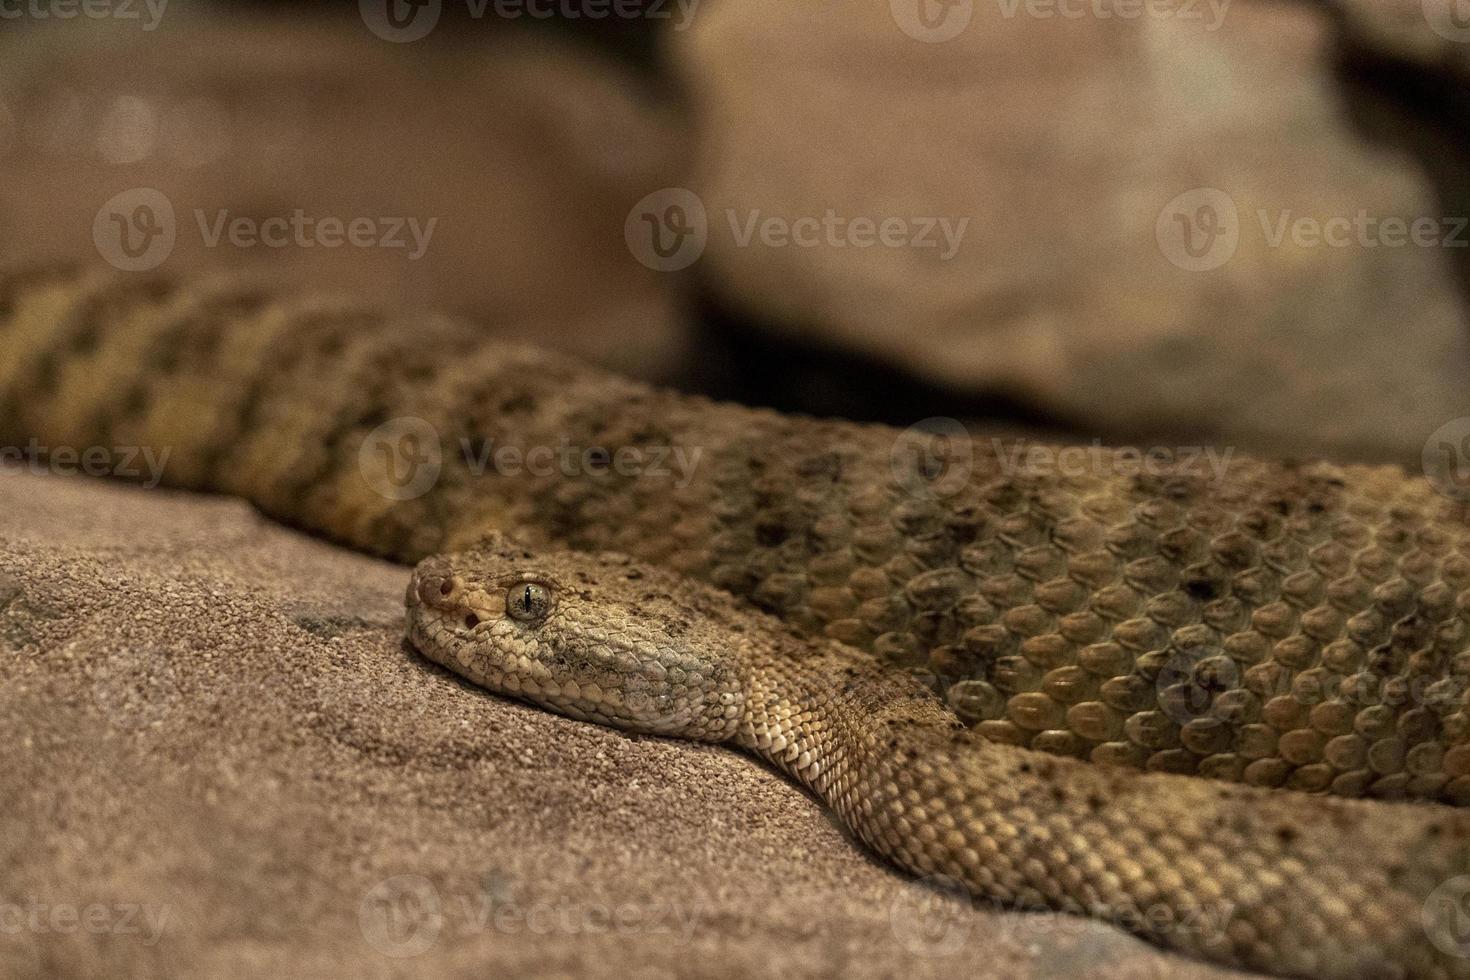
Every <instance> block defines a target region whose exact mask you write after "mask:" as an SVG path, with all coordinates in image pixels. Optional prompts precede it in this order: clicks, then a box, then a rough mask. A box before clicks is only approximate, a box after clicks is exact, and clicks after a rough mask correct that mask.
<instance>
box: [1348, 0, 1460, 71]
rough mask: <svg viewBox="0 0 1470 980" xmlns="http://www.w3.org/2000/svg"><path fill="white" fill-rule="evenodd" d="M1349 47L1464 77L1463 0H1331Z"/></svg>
mask: <svg viewBox="0 0 1470 980" xmlns="http://www.w3.org/2000/svg"><path fill="white" fill-rule="evenodd" d="M1331 5H1332V6H1333V8H1334V9H1336V10H1337V11H1338V12H1339V13H1340V15H1341V17H1342V23H1343V27H1344V29H1345V31H1346V32H1347V34H1348V36H1349V37H1350V38H1351V39H1352V41H1353V42H1354V43H1355V44H1358V45H1360V46H1362V47H1363V48H1365V49H1367V50H1370V51H1373V52H1376V53H1378V54H1380V55H1383V56H1386V57H1391V58H1397V59H1400V60H1403V61H1407V62H1411V63H1413V64H1417V65H1419V66H1420V67H1422V68H1426V69H1429V70H1432V71H1435V70H1442V69H1443V70H1449V71H1452V72H1456V73H1458V74H1460V75H1466V76H1470V4H1466V3H1465V2H1464V0H1331Z"/></svg>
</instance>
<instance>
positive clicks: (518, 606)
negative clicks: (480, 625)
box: [505, 582, 551, 622]
mask: <svg viewBox="0 0 1470 980" xmlns="http://www.w3.org/2000/svg"><path fill="white" fill-rule="evenodd" d="M505 611H506V612H507V613H509V614H510V617H511V619H519V620H521V621H522V622H534V621H536V620H538V619H545V618H546V614H547V613H549V612H551V589H550V588H548V587H547V586H544V585H542V584H541V583H540V582H518V583H516V584H515V585H512V586H511V587H510V588H509V589H507V590H506V592H505Z"/></svg>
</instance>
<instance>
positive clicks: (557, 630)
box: [0, 268, 1470, 976]
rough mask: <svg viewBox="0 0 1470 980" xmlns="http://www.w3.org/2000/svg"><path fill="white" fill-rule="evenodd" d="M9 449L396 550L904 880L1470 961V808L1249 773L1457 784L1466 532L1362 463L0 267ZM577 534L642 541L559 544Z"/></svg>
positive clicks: (547, 665) (557, 666)
mask: <svg viewBox="0 0 1470 980" xmlns="http://www.w3.org/2000/svg"><path fill="white" fill-rule="evenodd" d="M941 428H943V427H941ZM10 445H20V446H27V447H28V449H29V451H31V452H34V453H40V454H49V455H51V456H52V457H53V458H55V457H58V456H59V455H60V452H61V451H62V450H66V451H67V452H68V455H69V456H74V455H75V453H76V452H77V451H79V450H82V449H86V450H95V451H96V452H97V453H99V454H101V455H104V456H106V457H107V458H109V459H112V460H114V461H116V460H117V459H119V458H120V457H121V456H122V455H123V454H124V453H126V452H127V451H128V450H129V449H130V448H133V449H135V448H136V447H150V448H151V449H152V450H154V455H155V457H157V458H166V459H167V469H166V473H165V475H166V477H167V479H168V481H169V482H170V483H172V484H174V485H177V486H184V487H192V488H201V489H209V490H215V491H222V492H227V493H233V494H238V495H241V496H244V497H246V498H248V499H250V500H252V501H254V502H255V503H256V504H257V506H259V507H260V508H261V509H262V510H263V511H265V512H266V513H268V514H271V515H274V516H276V517H278V518H280V519H283V520H286V521H289V522H292V523H294V524H297V525H299V526H303V527H306V528H309V529H312V530H314V531H317V532H319V533H322V534H325V535H328V536H330V537H332V538H335V539H337V540H339V541H342V542H345V543H348V544H351V545H353V546H356V547H359V548H363V549H367V550H371V551H374V552H377V553H379V554H383V555H386V556H389V557H392V558H395V559H398V560H402V561H422V560H425V559H427V562H426V563H425V564H423V565H421V566H420V568H419V570H418V572H417V573H416V577H415V580H414V585H413V586H411V588H410V592H409V600H410V610H411V613H410V622H411V630H412V637H413V639H414V641H415V643H416V645H417V646H418V647H419V649H420V650H421V651H422V652H423V653H425V654H426V655H428V656H430V657H431V658H434V659H438V660H440V661H441V662H444V663H445V664H447V665H449V666H451V667H453V668H454V669H456V670H458V671H460V672H461V673H465V674H466V675H467V676H470V677H471V678H473V679H475V680H477V681H479V682H481V683H482V684H485V685H486V686H489V687H492V688H495V689H498V690H502V691H506V692H508V693H518V694H522V695H525V696H528V697H531V698H532V699H533V700H538V701H540V702H542V703H545V704H547V705H548V706H550V707H553V708H556V709H557V710H561V711H565V712H567V713H571V714H577V715H579V716H585V717H590V718H593V719H594V720H601V721H607V722H612V723H617V724H623V725H629V726H631V727H635V728H639V729H642V730H652V731H655V732H662V733H667V734H678V735H694V736H696V737H702V738H707V739H712V740H726V739H733V740H735V741H736V742H738V743H740V744H743V745H744V746H746V747H747V748H750V749H753V750H754V751H756V752H757V753H759V754H762V755H764V756H766V757H767V758H769V759H771V760H772V761H773V762H774V763H776V764H777V765H778V766H779V767H781V768H782V769H783V770H785V771H786V772H788V773H790V774H792V775H793V776H795V777H796V778H798V779H800V780H801V781H803V782H804V783H805V784H806V785H808V786H809V787H810V788H812V789H813V790H814V791H815V792H816V793H817V794H818V795H820V796H821V797H823V798H824V799H825V800H827V801H828V802H829V803H831V805H832V806H833V808H834V809H835V810H836V812H837V813H838V814H839V816H841V817H842V819H843V820H844V822H845V823H847V824H848V826H850V827H851V828H852V829H853V830H854V832H855V833H856V834H857V835H858V836H859V837H861V838H862V839H863V840H865V841H867V842H868V843H869V844H871V845H872V846H873V847H875V848H876V849H878V850H879V851H880V852H882V853H883V854H885V855H886V856H888V857H889V858H891V859H892V860H894V861H895V862H897V863H898V864H900V865H902V866H904V867H906V868H909V869H910V870H913V871H916V872H920V873H932V872H939V873H943V874H946V875H950V876H952V877H953V878H955V879H957V880H958V881H960V882H963V883H964V884H965V885H966V886H967V887H969V888H971V889H973V890H974V891H976V892H978V893H982V894H988V895H991V896H993V897H999V898H1002V899H1006V900H1015V901H1018V902H1022V903H1025V904H1037V905H1048V906H1053V907H1061V908H1075V909H1079V910H1082V911H1088V912H1092V913H1094V914H1100V915H1104V916H1110V915H1111V916H1113V917H1117V914H1118V910H1119V908H1120V906H1124V905H1129V904H1132V905H1134V906H1143V907H1152V908H1156V909H1163V910H1166V911H1171V912H1174V913H1178V912H1182V911H1187V910H1188V909H1189V907H1191V906H1195V907H1198V906H1210V907H1213V908H1215V909H1217V910H1223V911H1224V919H1223V922H1224V925H1223V927H1222V929H1221V930H1219V931H1218V932H1216V933H1214V934H1211V935H1209V936H1205V935H1204V934H1201V933H1197V932H1187V931H1185V930H1180V929H1163V928H1158V927H1155V926H1149V925H1148V924H1147V922H1146V921H1145V922H1143V923H1135V928H1138V929H1140V930H1141V931H1144V932H1146V933H1149V934H1151V935H1153V936H1154V938H1156V939H1158V940H1159V941H1161V942H1163V943H1165V944H1168V945H1172V946H1176V947H1179V948H1183V949H1186V950H1189V951H1192V952H1195V953H1198V954H1201V955H1205V956H1208V957H1211V958H1215V959H1218V960H1220V961H1223V962H1230V963H1239V964H1245V965H1249V966H1254V967H1258V968H1263V969H1269V970H1274V971H1277V972H1288V973H1292V972H1300V973H1312V974H1321V975H1332V976H1357V975H1393V974H1395V973H1408V974H1411V975H1425V976H1430V975H1451V974H1454V975H1470V959H1466V958H1462V957H1461V956H1459V955H1457V954H1458V953H1459V952H1461V948H1460V947H1458V946H1456V945H1455V943H1454V940H1455V939H1456V938H1457V933H1456V932H1455V929H1454V928H1453V927H1454V926H1456V925H1457V921H1456V920H1454V919H1453V918H1452V917H1451V918H1446V916H1447V915H1448V914H1449V912H1457V911H1458V908H1459V905H1458V899H1459V898H1460V896H1461V894H1462V890H1461V889H1460V885H1461V884H1465V885H1467V889H1470V878H1462V877H1460V876H1462V875H1465V874H1467V873H1470V820H1467V818H1466V816H1465V815H1464V814H1462V813H1460V812H1457V811H1454V810H1451V809H1449V808H1447V807H1443V806H1438V805H1429V804H1422V803H1421V804H1413V805H1410V804H1396V803H1391V802H1381V801H1352V800H1334V799H1330V798H1323V797H1321V796H1311V795H1308V794H1307V793H1304V792H1289V791H1284V790H1282V789H1275V788H1273V787H1285V788H1286V790H1315V791H1319V792H1328V793H1336V794H1339V795H1345V796H1359V795H1365V794H1372V795H1377V796H1384V797H1416V798H1421V799H1430V800H1441V801H1446V802H1452V803H1463V802H1466V801H1467V800H1470V736H1467V732H1470V715H1467V713H1466V710H1465V704H1466V700H1465V684H1464V683H1463V679H1464V678H1465V677H1467V676H1470V632H1467V631H1470V518H1467V510H1466V506H1465V504H1464V503H1462V502H1461V501H1459V500H1457V499H1455V498H1453V497H1452V496H1446V495H1441V494H1439V493H1437V492H1436V491H1435V488H1434V487H1433V486H1431V485H1430V484H1429V483H1428V482H1427V481H1426V480H1424V479H1422V478H1419V477H1410V476H1407V475H1405V474H1404V473H1403V472H1402V471H1401V470H1399V469H1397V468H1395V467H1368V466H1334V465H1329V464H1310V465H1305V464H1302V465H1293V464H1286V463H1272V462H1268V461H1263V460H1259V459H1255V458H1251V457H1248V456H1246V455H1244V454H1239V453H1234V454H1229V457H1228V458H1226V459H1221V460H1215V461H1207V460H1205V459H1203V458H1191V459H1185V458H1182V457H1178V456H1174V457H1169V456H1160V457H1157V458H1155V459H1154V464H1155V465H1151V466H1140V465H1137V464H1138V459H1139V457H1137V455H1136V454H1134V455H1130V454H1128V453H1126V452H1123V451H1108V452H1100V451H1094V452H1088V453H1085V454H1083V455H1082V456H1080V457H1076V458H1080V459H1082V460H1084V465H1082V466H1080V467H1077V466H1064V465H1060V459H1061V457H1060V456H1059V455H1057V453H1056V451H1054V450H1049V449H1045V448H1040V449H1039V450H1038V451H1035V452H1030V453H1024V454H1020V455H1017V454H1014V453H1012V452H1011V449H1010V447H1007V446H1003V445H1001V444H987V443H983V442H976V441H974V440H971V439H968V438H967V437H965V435H964V433H962V432H960V431H957V430H955V429H953V428H952V427H951V428H950V429H949V430H948V431H941V432H940V433H938V434H937V435H936V434H930V433H927V432H920V433H901V432H899V431H897V430H894V429H890V428H887V427H883V426H864V425H855V424H851V423H845V422H837V421H820V420H814V419H808V418H796V417H789V416H782V415H779V414H776V413H774V412H768V411H761V410H755V409H749V408H743V407H739V406H733V405H723V404H716V403H712V402H709V401H706V400H703V399H699V398H692V397H687V396H683V395H679V394H675V393H672V392H666V391H660V390H655V389H651V388H648V387H646V386H643V385H640V384H637V383H634V382H631V381H627V380H623V379H619V378H616V377H612V376H609V375H607V374H605V373H602V372H599V371H596V370H593V369H589V368H586V367H583V366H581V365H578V364H576V363H574V362H571V361H568V360H566V359H563V358H560V357H557V356H555V355H552V354H549V353H546V352H543V351H540V350H536V349H532V348H525V347H509V346H505V345H501V344H497V343H494V342H491V341H488V340H486V339H484V338H483V337H481V336H480V335H479V334H478V333H477V331H476V330H475V329H474V328H473V327H471V326H469V325H466V324H462V323H459V322H456V321H452V320H447V319H442V318H437V317H424V316H420V317H392V316H385V315H382V314H379V313H376V312H373V311H366V310H361V309H357V308H354V307H353V306H351V305H350V304H343V303H341V302H338V301H332V300H325V299H312V298H306V299H291V298H277V297H274V296H273V295H272V294H271V293H270V292H269V291H268V290H262V289H257V288H254V287H253V286H251V285H249V284H242V283H239V282H235V281H223V280H222V281H211V282H200V283H194V284H191V285H188V286H183V285H180V284H176V283H173V282H171V281H169V280H167V279H163V278H156V277H151V276H143V277H132V278H123V277H117V276H115V275H112V274H109V273H101V272H73V271H71V270H65V269H55V268H45V269H32V270H28V271H25V272H20V273H16V274H14V275H11V276H8V277H5V278H4V279H3V281H0V447H3V446H10ZM680 452H682V456H681V455H679V453H680ZM165 453H166V454H167V455H166V456H165V455H164V454H165ZM1049 454H1050V455H1049ZM681 460H682V462H679V461H681ZM671 461H673V463H674V464H676V465H671ZM1212 462H1213V463H1218V464H1219V465H1218V466H1215V465H1212ZM495 531H503V532H508V533H510V534H512V535H514V537H515V539H516V540H517V541H518V542H520V543H519V544H516V545H511V544H509V543H506V542H505V541H502V540H497V539H492V540H491V541H489V542H488V543H485V542H484V541H483V539H484V537H485V535H486V534H487V533H490V532H495ZM476 542H481V543H480V544H479V545H478V546H476ZM471 546H476V547H475V550H472V551H470V552H469V553H468V554H464V555H459V556H455V555H454V554H453V553H454V552H459V551H463V549H466V548H470V547H471ZM527 549H529V550H527ZM558 549H569V550H564V551H563V550H558ZM608 551H615V552H620V553H625V554H627V555H630V556H633V558H632V559H623V558H617V557H608V556H606V555H605V554H604V555H603V557H587V556H586V555H587V554H589V553H605V552H608ZM430 556H436V557H430ZM579 556H580V557H579ZM635 559H636V561H635ZM506 576H511V578H513V579H514V580H515V581H517V582H519V583H522V587H521V592H520V595H519V597H518V601H520V602H521V603H523V604H524V609H522V610H521V612H522V613H523V615H508V614H507V612H506V610H507V609H508V608H509V606H508V605H507V603H513V602H514V601H517V597H516V596H510V597H509V598H508V597H507V594H505V583H506ZM526 576H529V578H526ZM701 580H702V582H704V583H707V584H708V585H712V586H715V587H718V588H719V589H721V590H723V592H716V591H714V590H712V589H710V588H708V587H707V585H701V584H697V582H699V581H701ZM527 581H529V582H530V583H531V585H530V586H529V587H527V586H525V584H524V583H525V582H527ZM428 583H433V586H432V587H429V585H428ZM528 589H529V590H528ZM440 590H444V591H440ZM729 596H733V597H739V598H740V599H742V600H745V601H746V603H747V605H736V600H735V599H734V598H729ZM497 603H499V605H497ZM750 607H757V608H759V609H762V610H764V611H765V613H768V614H770V616H772V617H775V618H768V617H767V615H765V614H763V613H760V612H757V611H755V609H752V608H750ZM547 611H549V613H550V614H549V615H542V613H544V612H547ZM471 615H473V616H474V617H475V620H476V622H475V624H474V625H473V626H471V625H469V622H468V620H467V617H469V616H471ZM456 617H457V619H456ZM538 624H539V625H538ZM803 637H805V638H806V639H803ZM512 667H513V669H511V668H512ZM660 669H662V671H663V677H662V679H659V678H658V677H657V676H654V675H658V674H659V672H660ZM676 672H682V676H683V680H682V681H679V680H676V679H674V678H677V677H678V676H679V674H678V673H676ZM588 676H592V677H594V678H595V679H594V680H591V681H588V680H587V677H588ZM635 678H644V679H645V680H647V681H648V683H649V684H650V685H651V686H650V687H649V688H648V689H647V690H643V689H641V685H642V682H641V681H639V682H637V683H635V681H634V679H635ZM691 678H698V681H699V684H695V683H694V681H693V680H691ZM547 681H554V682H555V684H556V685H557V687H556V689H555V692H556V693H552V689H551V688H549V687H546V686H545V684H546V682H547ZM569 681H570V682H574V683H575V684H576V685H577V686H576V688H575V692H574V693H571V694H569V693H568V692H569V691H573V689H572V688H570V687H568V686H567V685H568V682H569ZM589 684H590V685H593V686H590V687H589ZM701 684H702V685H703V687H700V685H701ZM538 685H540V686H538ZM660 685H663V686H662V687H661V686H660ZM696 689H698V690H697V693H698V695H699V696H698V697H695V696H694V695H695V691H696ZM593 692H596V694H595V695H594V693H593ZM630 693H631V694H636V695H637V696H638V697H637V700H638V705H639V707H638V708H637V710H636V711H635V710H633V708H630V707H629V706H628V702H627V699H626V698H625V697H623V695H626V694H630ZM935 695H938V697H936V696H935ZM620 701H621V703H622V705H623V708H624V709H627V710H628V711H631V712H632V713H631V714H599V712H605V711H606V710H607V708H608V706H609V705H617V704H619V703H620ZM966 726H968V728H967V727H966ZM1038 750H1040V751H1038ZM1069 757H1070V758H1069ZM1083 760H1087V761H1083ZM1088 762H1091V763H1101V764H1103V765H1090V764H1088ZM1138 769H1145V770H1156V772H1153V773H1147V774H1145V773H1140V772H1137V771H1136V770H1138ZM1179 774H1194V775H1195V776H1197V777H1198V776H1204V777H1214V778H1213V779H1204V778H1184V777H1183V776H1182V775H1179ZM1222 780H1235V781H1239V782H1245V783H1248V784H1253V785H1248V786H1230V785H1228V784H1227V783H1226V782H1223V781H1222ZM1431 940H1433V941H1431Z"/></svg>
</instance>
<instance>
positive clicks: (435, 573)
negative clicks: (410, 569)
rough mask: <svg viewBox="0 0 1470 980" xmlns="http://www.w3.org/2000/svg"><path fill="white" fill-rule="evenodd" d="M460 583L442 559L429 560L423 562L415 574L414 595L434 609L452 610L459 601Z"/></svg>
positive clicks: (415, 570)
mask: <svg viewBox="0 0 1470 980" xmlns="http://www.w3.org/2000/svg"><path fill="white" fill-rule="evenodd" d="M459 588H460V583H459V581H458V580H457V579H456V578H455V576H454V572H453V571H452V570H451V569H450V567H449V563H448V562H447V561H444V560H443V559H442V558H429V559H426V560H425V561H423V562H421V563H420V564H419V566H418V568H416V569H414V573H413V590H412V591H413V594H414V595H415V596H417V597H418V600H419V602H421V603H423V604H424V605H426V606H429V607H431V608H434V609H452V608H454V606H455V602H456V600H457V593H458V592H459Z"/></svg>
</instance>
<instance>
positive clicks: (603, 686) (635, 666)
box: [407, 537, 745, 742]
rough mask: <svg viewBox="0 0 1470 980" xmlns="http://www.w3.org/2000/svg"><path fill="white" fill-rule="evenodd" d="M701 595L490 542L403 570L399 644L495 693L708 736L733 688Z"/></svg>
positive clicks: (714, 616)
mask: <svg viewBox="0 0 1470 980" xmlns="http://www.w3.org/2000/svg"><path fill="white" fill-rule="evenodd" d="M710 591H711V590H708V589H706V588H705V587H703V586H699V585H696V584H694V583H691V582H689V581H687V580H685V579H682V578H679V577H678V576H675V575H672V574H670V573H667V572H664V571H662V570H659V569H655V568H651V567H649V566H645V565H640V564H637V563H635V562H633V561H631V560H630V559H628V558H627V557H625V556H622V555H616V554H611V553H604V554H582V553H577V552H550V551H542V552H533V551H528V550H526V549H524V548H521V547H520V546H518V545H516V544H514V543H513V542H511V541H509V540H508V539H505V538H499V537H496V538H490V539H486V540H484V541H481V542H480V543H479V544H477V545H476V546H475V547H474V548H473V549H472V550H469V551H464V552H460V553H457V554H447V555H436V556H434V557H432V558H428V559H425V560H424V561H423V562H421V563H420V564H419V566H418V567H417V568H415V569H414V573H413V578H412V580H411V581H410V583H409V586H408V595H407V605H408V637H409V641H410V642H411V643H412V644H413V645H414V647H415V648H417V649H418V651H419V652H420V653H422V654H423V655H424V656H425V657H428V658H429V659H430V660H433V661H434V662H436V663H438V664H441V665H442V666H444V667H447V668H448V669H450V670H452V671H454V672H455V673H457V674H460V675H462V676H464V677H466V678H468V679H469V680H472V681H474V682H475V683H477V684H479V685H481V686H483V687H486V688H488V689H490V690H492V691H495V692H496V693H499V694H505V695H510V696H513V697H519V698H523V699H525V700H527V701H530V702H533V703H535V704H538V705H540V706H542V707H544V708H549V709H551V710H553V711H556V712H559V713H561V714H564V715H568V716H570V717H573V718H579V719H583V720H586V721H594V722H598V723H600V724H604V725H609V726H612V727H616V728H623V729H627V730H629V731H635V732H645V733H650V734H656V735H672V736H678V737H683V738H692V739H699V740H702V741H712V742H717V741H723V740H725V739H727V738H729V737H730V736H731V735H733V734H734V732H735V729H736V727H737V726H738V724H739V722H740V720H741V718H742V717H743V714H744V703H745V682H744V679H743V677H742V676H741V671H740V670H739V668H738V666H737V664H738V663H739V662H740V661H739V660H738V659H737V653H738V651H737V650H734V649H732V643H731V635H730V633H729V631H728V630H726V629H723V628H722V627H721V625H720V619H721V617H720V616H719V612H720V610H721V608H722V607H723V603H722V600H721V599H720V598H718V597H716V596H712V595H710V594H709V593H710Z"/></svg>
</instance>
